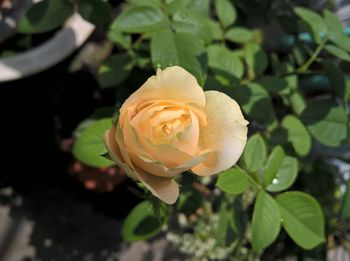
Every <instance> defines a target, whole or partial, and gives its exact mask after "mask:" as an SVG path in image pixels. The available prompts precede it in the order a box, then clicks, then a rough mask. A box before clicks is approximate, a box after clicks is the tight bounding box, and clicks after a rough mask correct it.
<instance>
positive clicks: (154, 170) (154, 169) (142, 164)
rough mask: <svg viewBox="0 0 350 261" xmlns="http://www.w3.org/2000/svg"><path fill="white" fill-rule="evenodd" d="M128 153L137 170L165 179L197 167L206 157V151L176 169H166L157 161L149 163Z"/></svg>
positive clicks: (132, 153) (138, 156)
mask: <svg viewBox="0 0 350 261" xmlns="http://www.w3.org/2000/svg"><path fill="white" fill-rule="evenodd" d="M128 152H129V156H130V159H131V161H132V163H133V164H134V165H135V166H137V167H138V168H141V169H142V170H144V171H146V172H147V173H150V174H152V175H155V176H159V177H167V178H170V177H174V176H177V175H179V174H181V173H182V172H184V171H187V170H189V169H190V168H192V167H193V166H196V165H198V164H199V163H201V162H202V161H203V160H204V159H205V158H206V157H207V154H208V153H207V152H206V151H203V153H202V154H200V155H198V156H194V157H193V158H191V159H190V160H189V161H186V162H184V163H182V164H181V165H179V166H177V167H176V168H167V167H166V166H164V165H163V164H162V163H161V162H158V161H153V162H150V161H148V159H145V158H143V157H141V156H140V155H137V154H135V153H134V152H132V151H128Z"/></svg>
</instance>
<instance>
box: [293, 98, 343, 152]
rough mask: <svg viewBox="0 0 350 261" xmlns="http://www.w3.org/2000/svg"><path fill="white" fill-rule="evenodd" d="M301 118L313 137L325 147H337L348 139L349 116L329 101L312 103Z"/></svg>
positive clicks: (341, 108)
mask: <svg viewBox="0 0 350 261" xmlns="http://www.w3.org/2000/svg"><path fill="white" fill-rule="evenodd" d="M300 117H301V120H302V121H303V122H304V123H305V124H306V127H307V128H308V130H309V131H310V132H311V134H312V136H313V137H314V138H315V139H316V140H318V141H319V142H320V143H322V144H324V145H327V146H333V147H336V146H339V145H341V144H342V143H343V142H344V141H345V140H346V139H347V133H348V127H347V122H348V117H347V114H346V112H345V110H344V108H343V107H341V106H338V105H336V104H334V103H333V102H331V101H329V100H315V101H312V102H310V103H309V105H308V107H306V108H305V110H304V111H303V112H302V114H301V116H300Z"/></svg>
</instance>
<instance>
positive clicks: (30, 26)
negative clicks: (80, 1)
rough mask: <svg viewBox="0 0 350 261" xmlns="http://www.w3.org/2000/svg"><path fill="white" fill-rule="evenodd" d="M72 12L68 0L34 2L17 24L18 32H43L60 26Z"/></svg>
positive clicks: (71, 5)
mask: <svg viewBox="0 0 350 261" xmlns="http://www.w3.org/2000/svg"><path fill="white" fill-rule="evenodd" d="M72 14H73V4H72V3H71V2H70V1H68V0H46V1H41V2H39V3H37V4H34V5H33V6H32V7H31V8H30V9H29V10H28V11H27V13H26V14H25V16H23V17H22V18H21V20H20V21H19V24H18V26H17V31H18V32H20V33H30V34H35V33H44V32H48V31H51V30H53V29H56V28H57V27H60V26H61V25H62V24H63V23H64V22H65V21H66V20H67V19H68V18H69V17H70V16H71V15H72Z"/></svg>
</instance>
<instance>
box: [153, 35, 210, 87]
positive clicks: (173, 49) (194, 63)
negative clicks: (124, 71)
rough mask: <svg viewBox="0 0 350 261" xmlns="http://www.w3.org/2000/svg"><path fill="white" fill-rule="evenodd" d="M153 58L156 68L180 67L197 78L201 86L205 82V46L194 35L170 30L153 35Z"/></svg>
mask: <svg viewBox="0 0 350 261" xmlns="http://www.w3.org/2000/svg"><path fill="white" fill-rule="evenodd" d="M151 57H152V62H153V66H154V67H155V68H165V67H168V66H172V65H179V66H182V67H183V68H185V69H186V70H188V71H189V72H190V73H192V74H193V75H194V76H196V78H197V80H198V82H199V83H200V84H201V85H202V84H203V82H204V79H205V74H206V73H205V61H204V59H203V58H205V56H204V45H203V43H200V42H199V41H198V40H197V39H196V37H195V36H194V35H192V34H188V33H174V32H172V31H170V30H163V31H159V32H156V33H154V34H152V38H151Z"/></svg>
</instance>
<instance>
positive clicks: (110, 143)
mask: <svg viewBox="0 0 350 261" xmlns="http://www.w3.org/2000/svg"><path fill="white" fill-rule="evenodd" d="M104 141H105V145H106V147H107V150H108V154H109V156H110V157H111V158H112V159H113V160H114V161H115V162H116V163H117V164H118V166H119V167H121V168H123V169H124V170H125V172H126V174H127V175H128V176H129V177H130V178H132V179H136V180H138V178H137V176H136V175H135V174H134V171H133V170H132V169H131V168H130V167H129V166H128V164H127V163H125V161H124V159H123V156H122V154H121V151H120V149H119V145H118V143H117V142H116V128H115V127H114V126H113V127H112V128H111V129H108V130H107V131H106V132H105V137H104Z"/></svg>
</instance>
